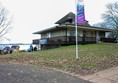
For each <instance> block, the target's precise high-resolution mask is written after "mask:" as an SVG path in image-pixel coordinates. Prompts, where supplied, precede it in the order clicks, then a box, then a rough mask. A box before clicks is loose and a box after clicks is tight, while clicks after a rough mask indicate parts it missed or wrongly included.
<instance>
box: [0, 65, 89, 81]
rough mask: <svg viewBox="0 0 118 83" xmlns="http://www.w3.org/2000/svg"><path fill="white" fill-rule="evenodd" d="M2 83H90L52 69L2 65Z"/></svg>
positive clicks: (0, 67) (0, 69)
mask: <svg viewBox="0 0 118 83" xmlns="http://www.w3.org/2000/svg"><path fill="white" fill-rule="evenodd" d="M0 83H90V82H88V81H85V80H82V79H80V78H77V77H73V76H70V75H68V74H64V73H61V72H58V71H54V70H51V69H46V68H41V67H37V66H31V65H23V64H0Z"/></svg>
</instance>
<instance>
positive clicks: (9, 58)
mask: <svg viewBox="0 0 118 83" xmlns="http://www.w3.org/2000/svg"><path fill="white" fill-rule="evenodd" d="M78 47H79V60H78V61H76V60H75V45H71V46H64V47H61V48H55V49H50V50H41V51H36V52H32V53H30V52H24V53H23V52H22V53H21V52H17V53H15V52H14V53H13V54H11V55H2V56H0V62H2V63H14V64H15V63H23V64H32V65H40V66H44V67H50V68H56V69H61V70H64V71H68V72H72V73H79V74H81V75H87V74H93V73H95V72H98V71H100V70H103V69H107V68H110V67H115V66H118V44H106V43H100V44H86V45H79V46H78Z"/></svg>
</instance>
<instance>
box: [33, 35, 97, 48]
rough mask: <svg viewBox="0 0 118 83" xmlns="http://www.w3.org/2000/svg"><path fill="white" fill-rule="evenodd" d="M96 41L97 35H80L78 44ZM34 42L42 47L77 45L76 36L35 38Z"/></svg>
mask: <svg viewBox="0 0 118 83" xmlns="http://www.w3.org/2000/svg"><path fill="white" fill-rule="evenodd" d="M91 43H96V37H80V36H78V44H91ZM33 44H40V45H41V49H48V48H55V47H59V46H64V45H75V44H76V38H75V36H58V37H51V38H42V39H35V40H33Z"/></svg>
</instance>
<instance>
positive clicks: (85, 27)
mask: <svg viewBox="0 0 118 83" xmlns="http://www.w3.org/2000/svg"><path fill="white" fill-rule="evenodd" d="M60 27H73V28H75V26H74V25H61V26H60ZM77 28H78V30H79V29H81V30H83V29H84V30H94V31H104V32H112V31H113V30H112V29H106V28H100V27H94V26H82V25H78V26H77Z"/></svg>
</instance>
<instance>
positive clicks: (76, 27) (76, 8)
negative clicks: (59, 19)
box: [75, 0, 79, 60]
mask: <svg viewBox="0 0 118 83" xmlns="http://www.w3.org/2000/svg"><path fill="white" fill-rule="evenodd" d="M75 28H76V31H75V32H76V35H75V36H76V60H78V59H79V57H78V29H77V0H75Z"/></svg>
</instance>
